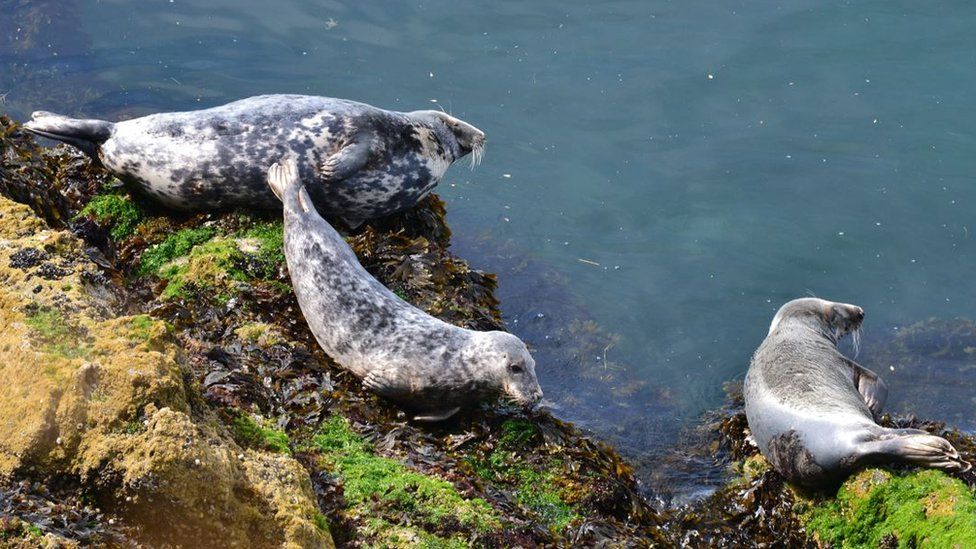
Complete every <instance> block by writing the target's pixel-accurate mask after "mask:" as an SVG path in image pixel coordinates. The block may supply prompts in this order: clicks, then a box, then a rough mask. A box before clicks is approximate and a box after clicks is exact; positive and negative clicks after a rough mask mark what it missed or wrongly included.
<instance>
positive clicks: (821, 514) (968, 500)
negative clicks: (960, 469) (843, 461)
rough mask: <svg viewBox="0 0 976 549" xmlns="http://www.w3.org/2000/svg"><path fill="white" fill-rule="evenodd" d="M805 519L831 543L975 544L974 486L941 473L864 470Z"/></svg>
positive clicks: (818, 537) (816, 535) (819, 537)
mask: <svg viewBox="0 0 976 549" xmlns="http://www.w3.org/2000/svg"><path fill="white" fill-rule="evenodd" d="M804 518H805V522H806V524H807V529H808V530H809V531H810V532H811V533H812V534H813V537H814V539H815V540H816V541H817V542H818V543H820V544H823V545H826V546H830V547H902V548H907V547H959V548H963V547H976V498H974V497H973V490H972V489H971V488H970V487H968V486H966V484H965V483H963V482H962V481H960V480H958V479H954V478H952V477H949V476H948V475H946V474H945V473H942V472H941V471H933V470H923V471H915V472H889V471H885V470H882V469H865V470H863V471H860V472H859V473H857V474H856V475H854V476H853V477H851V478H850V479H848V480H847V481H846V482H844V484H843V485H842V486H841V487H840V490H838V492H837V496H836V498H833V499H828V500H825V501H823V502H820V503H817V504H814V505H812V506H811V507H810V509H809V510H808V511H807V512H805V513H804Z"/></svg>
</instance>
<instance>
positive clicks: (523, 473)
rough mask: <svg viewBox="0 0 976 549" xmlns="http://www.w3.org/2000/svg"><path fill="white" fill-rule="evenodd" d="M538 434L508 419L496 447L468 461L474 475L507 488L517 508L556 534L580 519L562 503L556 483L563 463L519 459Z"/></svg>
mask: <svg viewBox="0 0 976 549" xmlns="http://www.w3.org/2000/svg"><path fill="white" fill-rule="evenodd" d="M537 435H538V428H537V427H536V426H535V425H534V424H533V423H531V422H529V421H526V420H523V419H509V420H506V421H505V422H504V423H502V425H501V435H500V436H499V438H498V446H497V448H495V449H494V450H493V451H492V452H491V453H490V454H488V456H487V458H486V459H471V460H469V461H468V463H469V464H470V465H472V467H473V469H474V471H475V473H476V474H477V475H478V476H480V477H481V478H482V479H484V480H486V481H489V482H500V483H503V484H508V485H511V486H512V488H513V492H514V494H515V499H516V500H517V501H518V503H519V505H521V506H523V507H525V508H527V509H529V510H530V511H532V513H534V514H535V515H536V516H537V517H538V519H539V520H540V521H541V522H542V523H543V524H545V525H546V526H548V527H549V528H551V529H553V530H555V531H560V530H562V529H564V528H565V527H566V526H568V525H569V523H570V522H572V521H573V520H576V519H578V518H579V517H580V515H579V513H578V512H577V510H576V509H575V507H574V506H573V505H571V504H570V503H568V502H567V501H566V499H567V498H565V497H564V494H563V490H562V489H561V488H560V487H559V486H558V484H557V482H556V480H557V479H558V478H559V475H560V472H561V470H562V468H563V463H562V462H561V461H560V460H558V459H553V460H549V461H548V462H545V463H542V464H530V463H528V462H527V461H525V460H524V459H523V458H522V455H521V454H522V452H521V451H520V450H523V449H525V448H526V447H527V446H528V445H529V444H530V443H531V442H532V441H533V439H534V438H535V437H536V436H537Z"/></svg>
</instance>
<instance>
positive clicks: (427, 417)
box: [413, 406, 461, 423]
mask: <svg viewBox="0 0 976 549" xmlns="http://www.w3.org/2000/svg"><path fill="white" fill-rule="evenodd" d="M460 410H461V407H460V406H457V407H454V408H451V409H449V410H441V411H439V412H430V413H427V414H422V415H416V416H413V420H414V421H423V422H427V423H433V422H435V421H444V420H445V419H448V418H450V417H451V416H453V415H454V414H456V413H458V412H459V411H460Z"/></svg>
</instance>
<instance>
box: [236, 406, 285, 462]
mask: <svg viewBox="0 0 976 549" xmlns="http://www.w3.org/2000/svg"><path fill="white" fill-rule="evenodd" d="M230 427H231V434H232V435H233V437H234V440H236V441H237V443H238V444H240V445H241V446H246V447H248V448H254V449H257V450H267V451H270V452H277V453H279V454H289V455H291V446H290V443H291V441H290V440H289V439H288V435H287V434H285V432H284V431H282V430H280V429H275V428H274V427H272V426H271V423H270V422H269V421H268V420H266V419H263V418H257V419H254V418H252V417H250V416H246V415H241V416H238V417H236V418H234V420H233V422H232V423H231V426H230Z"/></svg>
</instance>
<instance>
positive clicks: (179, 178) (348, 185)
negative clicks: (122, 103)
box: [24, 95, 485, 225]
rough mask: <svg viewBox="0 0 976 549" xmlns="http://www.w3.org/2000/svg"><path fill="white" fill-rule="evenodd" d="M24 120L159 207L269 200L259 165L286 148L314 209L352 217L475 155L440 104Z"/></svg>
mask: <svg viewBox="0 0 976 549" xmlns="http://www.w3.org/2000/svg"><path fill="white" fill-rule="evenodd" d="M24 127H25V128H26V129H27V130H29V131H31V132H34V133H36V134H38V135H42V136H44V137H49V138H52V139H57V140H60V141H64V142H66V143H69V144H72V145H74V146H76V147H78V148H79V149H81V150H82V151H84V152H85V153H86V154H88V155H89V156H91V157H92V158H93V159H95V160H96V161H98V162H100V163H101V164H102V165H104V166H105V167H106V168H107V169H108V170H109V171H111V172H112V173H114V174H116V175H117V176H118V177H120V178H122V179H123V180H125V181H127V182H129V183H130V184H132V185H134V186H135V187H136V188H138V189H139V190H141V191H143V192H144V193H145V194H146V195H148V196H150V197H152V198H154V199H156V200H158V201H159V202H161V203H163V204H164V205H166V206H168V207H171V208H176V209H183V210H204V211H205V210H211V209H214V208H228V207H246V208H266V209H273V208H277V207H278V201H277V200H275V197H274V195H273V194H272V193H271V192H270V190H269V189H268V186H267V185H266V184H265V175H266V170H267V168H268V166H270V165H271V164H272V163H273V162H275V161H276V160H278V159H280V158H282V157H284V156H286V155H294V156H295V157H296V158H297V160H298V163H299V171H300V175H301V177H302V179H303V180H304V181H308V182H310V184H309V187H308V192H309V195H310V196H311V197H312V200H313V201H314V202H315V205H316V207H317V208H318V209H319V210H320V211H321V212H322V213H324V214H327V215H330V216H340V217H342V218H344V219H346V220H347V222H349V223H350V224H351V225H358V224H359V223H360V222H361V221H362V220H363V219H368V218H373V217H379V216H383V215H388V214H391V213H395V212H398V211H401V210H405V209H407V208H410V207H411V206H413V205H414V204H416V203H417V202H418V201H419V200H420V199H422V198H423V197H424V196H426V195H427V194H428V193H429V192H430V191H431V190H432V189H433V188H434V186H435V185H437V183H438V182H439V181H440V179H441V177H442V176H443V175H444V172H445V171H447V168H448V167H449V166H450V165H451V163H452V162H454V161H455V160H457V159H459V158H462V157H464V156H466V155H467V154H469V153H474V154H473V156H472V158H473V159H474V160H477V159H480V157H481V153H482V151H483V147H484V143H485V135H484V133H482V132H481V131H480V130H478V129H477V128H475V127H474V126H471V125H470V124H467V123H465V122H462V121H460V120H458V119H456V118H454V117H452V116H449V115H447V114H446V113H442V112H439V111H415V112H410V113H401V112H394V111H387V110H383V109H378V108H376V107H372V106H370V105H366V104H364V103H357V102H354V101H347V100H344V99H334V98H329V97H316V96H304V95H262V96H258V97H251V98H248V99H242V100H240V101H235V102H233V103H228V104H226V105H223V106H220V107H214V108H211V109H204V110H199V111H190V112H174V113H161V114H153V115H149V116H144V117H142V118H136V119H133V120H126V121H124V122H118V123H111V122H105V121H101V120H77V119H72V118H67V117H64V116H60V115H56V114H52V113H48V112H43V111H38V112H35V113H34V114H33V119H32V120H31V121H30V122H27V123H26V124H25V125H24Z"/></svg>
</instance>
